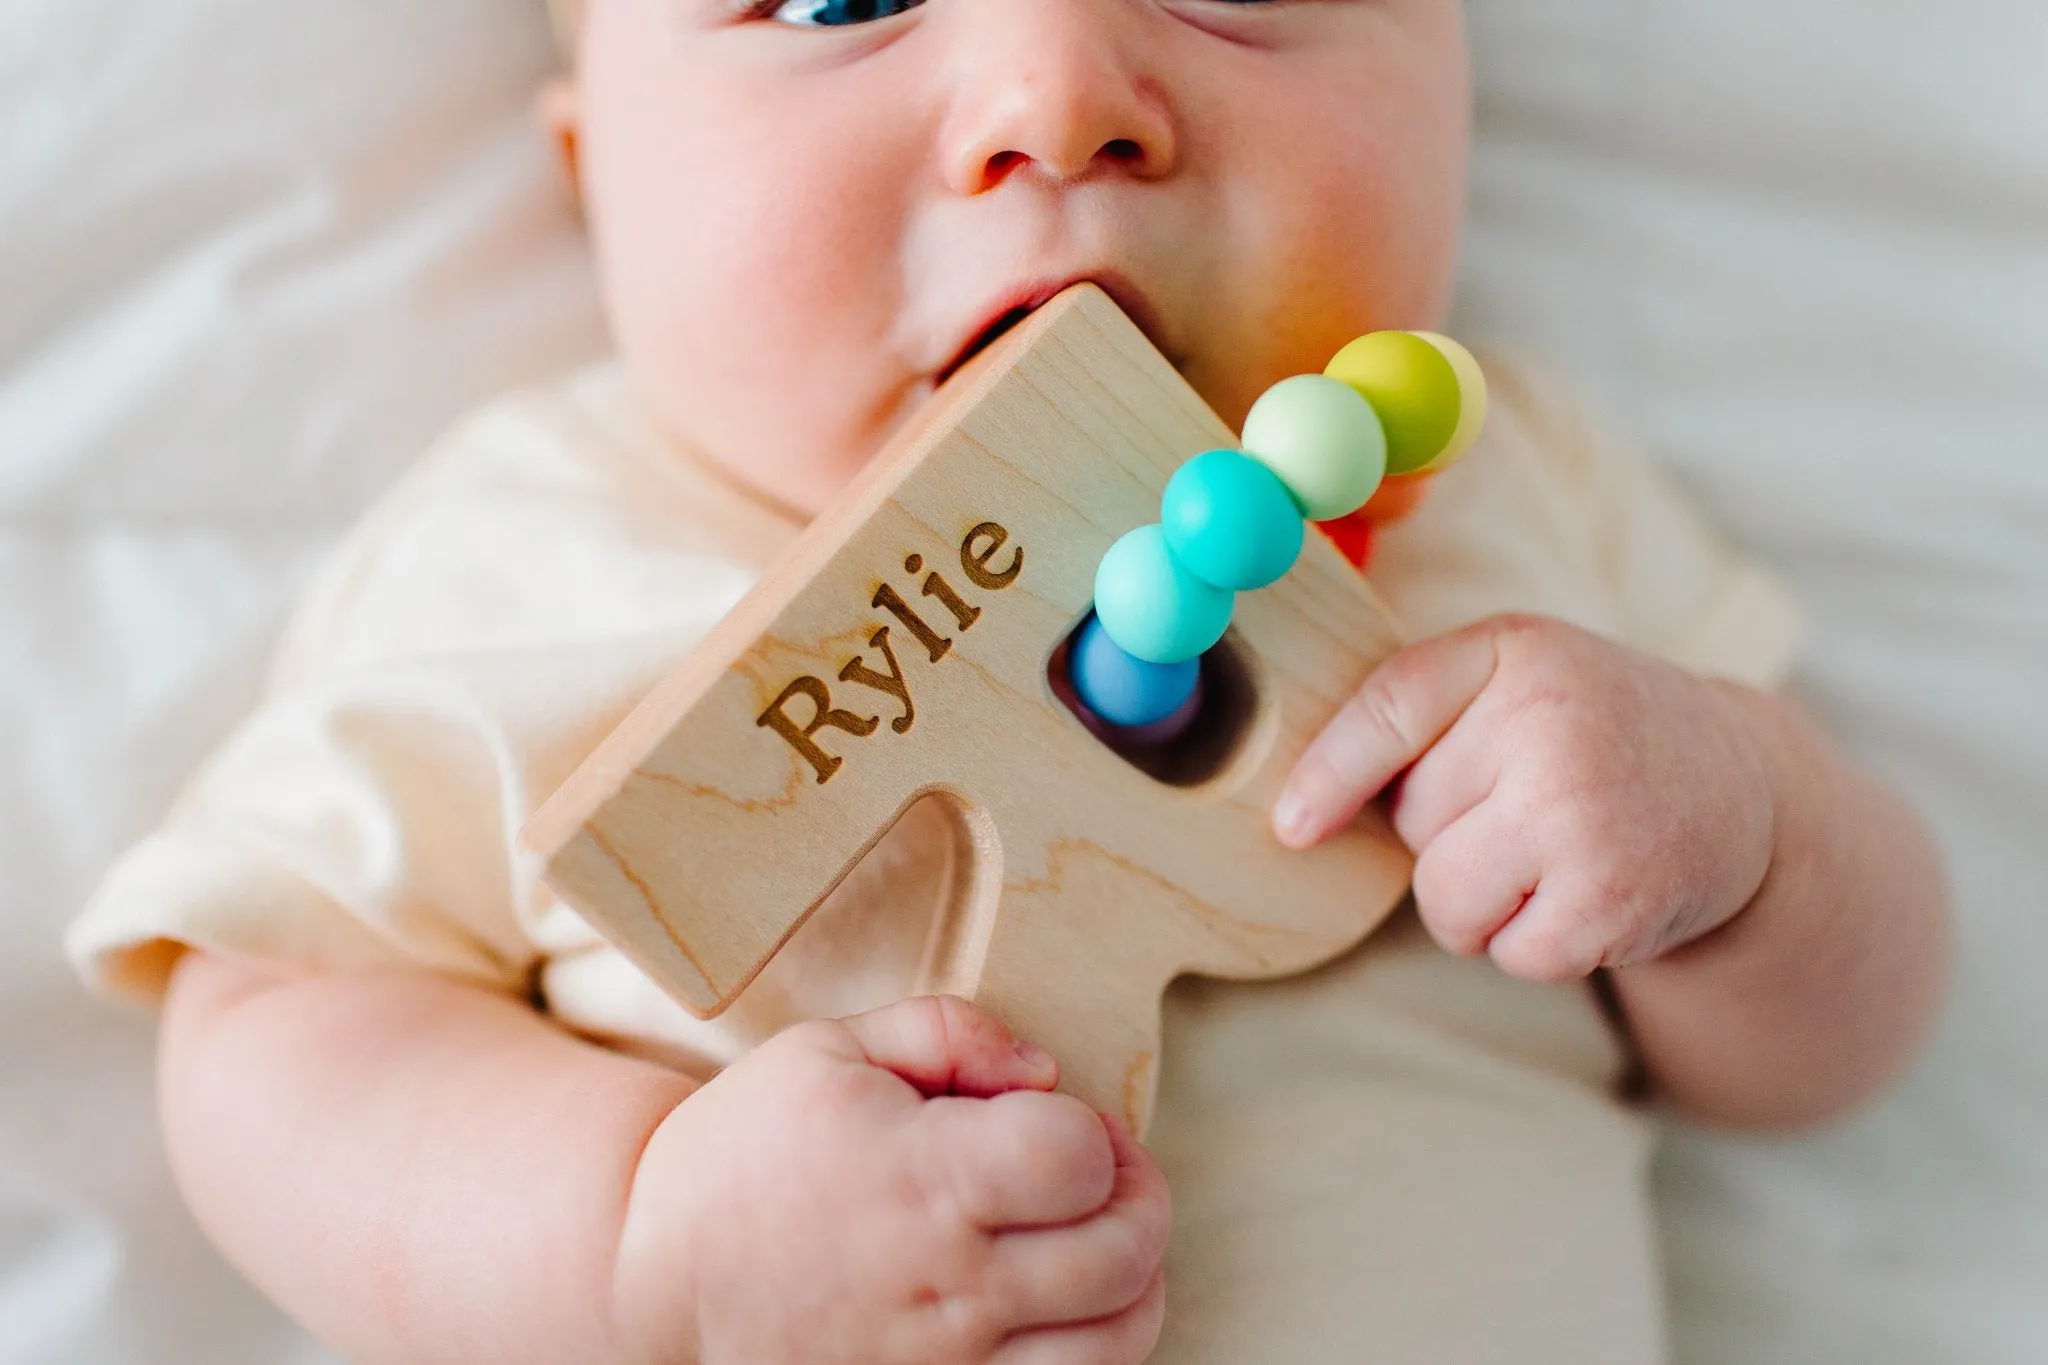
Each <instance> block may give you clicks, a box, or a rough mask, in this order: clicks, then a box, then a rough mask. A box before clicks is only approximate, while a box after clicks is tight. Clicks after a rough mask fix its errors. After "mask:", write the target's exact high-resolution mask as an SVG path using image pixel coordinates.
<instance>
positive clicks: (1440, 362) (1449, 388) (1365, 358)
mask: <svg viewBox="0 0 2048 1365" xmlns="http://www.w3.org/2000/svg"><path fill="white" fill-rule="evenodd" d="M1323 373H1324V374H1326V375H1328V376H1329V377H1330V378H1332V379H1341V380H1343V381H1344V382H1345V383H1346V384H1349V385H1350V386H1351V387H1352V388H1353V389H1356V390H1357V391H1358V393H1359V395H1360V396H1361V397H1363V398H1364V399H1365V400H1366V401H1367V402H1369V403H1371V404H1372V408H1373V411H1374V412H1376V413H1378V414H1379V416H1380V422H1381V424H1382V425H1383V426H1384V427H1385V428H1386V433H1387V472H1388V473H1390V474H1413V473H1414V472H1415V471H1416V470H1418V469H1424V468H1427V467H1428V466H1429V464H1430V462H1431V461H1432V460H1435V459H1436V458H1437V457H1438V456H1439V455H1442V454H1443V453H1444V452H1445V451H1446V450H1447V449H1449V448H1450V444H1451V441H1452V438H1453V437H1455V436H1456V435H1457V433H1458V416H1459V412H1460V409H1461V408H1462V406H1463V404H1462V402H1461V399H1460V395H1459V384H1458V372H1457V370H1456V369H1455V368H1454V367H1453V366H1452V364H1451V361H1450V359H1449V358H1448V357H1447V356H1445V354H1444V353H1443V351H1442V350H1440V349H1438V348H1437V347H1436V346H1434V345H1432V344H1431V343H1430V342H1429V341H1428V340H1427V339H1425V338H1423V337H1421V336H1418V335H1416V334H1415V333H1414V332H1373V333H1370V334H1368V335H1366V336H1362V337H1360V338H1358V339H1357V340H1356V341H1354V342H1352V343H1351V344H1350V345H1348V346H1346V347H1345V348H1344V349H1343V350H1341V351H1339V352H1337V354H1336V355H1335V356H1332V357H1331V359H1330V363H1329V364H1328V365H1327V366H1325V367H1324V369H1323Z"/></svg>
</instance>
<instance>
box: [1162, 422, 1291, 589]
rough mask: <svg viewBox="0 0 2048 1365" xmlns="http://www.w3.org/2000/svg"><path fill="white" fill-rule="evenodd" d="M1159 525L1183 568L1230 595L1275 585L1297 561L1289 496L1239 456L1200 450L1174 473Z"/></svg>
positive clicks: (1255, 464) (1233, 452) (1268, 474)
mask: <svg viewBox="0 0 2048 1365" xmlns="http://www.w3.org/2000/svg"><path fill="white" fill-rule="evenodd" d="M1159 522H1160V525H1161V526H1162V527H1163V528H1164V530H1165V533H1166V543H1167V545H1168V546H1169V547H1170V548H1171V549H1172V550H1173V557H1174V558H1175V559H1177V560H1179V561H1180V564H1181V566H1182V567H1183V568H1185V569H1186V570H1187V571H1188V572H1189V573H1191V574H1193V575H1194V576H1195V577H1197V578H1199V579H1201V580H1202V581H1203V582H1204V583H1209V584H1213V585H1214V586H1216V587H1219V588H1228V589H1230V590H1231V591H1232V592H1250V591H1251V590H1252V589H1254V588H1263V587H1265V586H1266V585H1267V584H1268V583H1272V582H1275V581H1277V580H1278V579H1279V578H1280V577H1281V575H1283V574H1285V573H1286V572H1287V571H1288V570H1289V569H1291V568H1293V567H1294V561H1295V559H1296V558H1297V557H1299V556H1300V554H1301V538H1302V530H1303V525H1302V520H1301V509H1300V508H1299V507H1297V506H1295V504H1294V495H1293V494H1292V493H1289V492H1288V491H1287V485H1286V484H1284V483H1282V482H1280V478H1279V476H1278V475H1277V474H1275V473H1274V472H1273V471H1272V470H1270V469H1268V468H1267V467H1266V466H1264V465H1262V464H1260V463H1259V462H1258V461H1257V460H1254V459H1253V458H1252V457H1251V456H1249V455H1246V454H1244V453H1243V452H1242V451H1236V450H1205V451H1203V452H1202V453H1201V454H1200V455H1197V456H1195V458H1194V459H1192V460H1189V461H1188V462H1187V463H1186V464H1184V465H1182V466H1181V467H1180V468H1179V469H1177V470H1175V471H1174V475H1173V478H1172V479H1170V480H1168V482H1167V485H1166V494H1165V496H1164V497H1163V498H1162V499H1161V500H1160V514H1159Z"/></svg>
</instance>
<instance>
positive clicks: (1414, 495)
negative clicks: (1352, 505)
mask: <svg viewBox="0 0 2048 1365" xmlns="http://www.w3.org/2000/svg"><path fill="white" fill-rule="evenodd" d="M1434 478H1436V472H1435V471H1434V470H1428V471H1425V472H1423V473H1420V474H1389V475H1388V476H1387V478H1386V482H1384V483H1382V484H1381V485H1380V487H1379V491H1378V492H1377V493H1374V494H1373V495H1372V498H1371V500H1370V501H1369V502H1367V503H1366V504H1365V506H1363V507H1361V508H1360V509H1358V510H1359V514H1360V515H1361V516H1364V517H1365V518H1366V519H1367V520H1369V521H1371V522H1372V524H1373V525H1375V526H1391V525H1393V524H1394V523H1395V522H1397V521H1399V520H1401V518H1403V517H1405V516H1407V515H1408V514H1409V513H1411V512H1413V511H1414V510H1415V509H1416V508H1418V507H1420V506H1422V500H1423V499H1424V498H1426V497H1428V496H1429V485H1430V481H1431V480H1433V479H1434Z"/></svg>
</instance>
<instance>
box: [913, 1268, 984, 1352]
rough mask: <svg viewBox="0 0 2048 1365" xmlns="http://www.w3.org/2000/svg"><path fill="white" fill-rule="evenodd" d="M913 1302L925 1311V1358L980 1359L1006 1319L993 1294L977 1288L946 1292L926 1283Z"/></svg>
mask: <svg viewBox="0 0 2048 1365" xmlns="http://www.w3.org/2000/svg"><path fill="white" fill-rule="evenodd" d="M915 1302H916V1303H917V1304H918V1305H919V1306H921V1307H923V1308H925V1309H926V1310H927V1316H928V1318H929V1322H928V1324H927V1328H926V1331H925V1332H924V1334H923V1335H924V1336H925V1339H926V1344H927V1346H928V1348H929V1354H927V1355H924V1356H923V1357H922V1358H924V1359H929V1360H943V1361H955V1360H959V1361H966V1360H980V1359H982V1358H983V1357H984V1356H986V1355H987V1354H988V1353H989V1352H991V1351H992V1350H994V1349H995V1347H996V1344H997V1343H998V1342H999V1341H1000V1340H1001V1339H1002V1335H1003V1328H1004V1324H1005V1321H1006V1319H1005V1316H1004V1313H1003V1310H1002V1308H1001V1307H1000V1305H999V1304H998V1302H997V1300H996V1299H995V1297H994V1296H993V1295H992V1294H989V1293H985V1292H981V1291H980V1290H978V1289H977V1290H973V1291H969V1292H965V1293H959V1292H946V1291H944V1290H941V1289H940V1288H938V1287H937V1286H926V1287H924V1288H921V1289H920V1290H919V1292H918V1294H917V1295H916V1296H915Z"/></svg>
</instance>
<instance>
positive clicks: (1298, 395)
mask: <svg viewBox="0 0 2048 1365" xmlns="http://www.w3.org/2000/svg"><path fill="white" fill-rule="evenodd" d="M1244 450H1245V454H1247V455H1250V456H1251V457H1252V458H1253V459H1255V460H1257V461H1258V462H1259V463H1260V464H1263V465H1265V466H1266V467H1267V468H1268V469H1270V470H1272V471H1273V472H1274V473H1275V474H1278V475H1279V476H1280V482H1282V483H1284V484H1286V485H1287V491H1288V492H1290V493H1292V494H1293V495H1294V501H1295V502H1296V503H1297V504H1299V505H1300V507H1301V511H1302V515H1303V516H1305V517H1307V518H1308V519H1309V520H1310V521H1332V520H1335V519H1336V518H1338V517H1341V516H1347V515H1349V514H1350V513H1352V512H1355V511H1357V510H1358V509H1359V508H1361V507H1363V506H1364V505H1365V502H1366V499H1368V498H1370V497H1371V496H1372V495H1373V493H1374V492H1375V491H1377V490H1378V488H1379V486H1380V480H1381V479H1383V478H1385V477H1386V473H1387V433H1386V431H1385V429H1384V428H1383V427H1381V425H1380V419H1379V414H1377V413H1375V412H1374V411H1373V409H1372V404H1371V403H1368V402H1367V401H1366V400H1365V398H1364V397H1363V396H1362V395H1360V394H1359V392H1358V390H1356V389H1354V388H1352V387H1351V386H1350V385H1349V384H1346V383H1345V382H1344V381H1342V380H1341V379H1331V378H1329V377H1328V376H1326V375H1320V374H1298V375H1295V376H1294V377H1293V378H1292V379H1283V380H1281V381H1280V382H1279V383H1277V384H1275V385H1274V386H1273V387H1272V388H1270V389H1267V390H1266V391H1265V392H1264V393H1263V394H1261V395H1259V401H1258V402H1256V403H1254V404H1252V410H1251V411H1250V412H1249V413H1247V414H1246V415H1245V419H1244Z"/></svg>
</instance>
